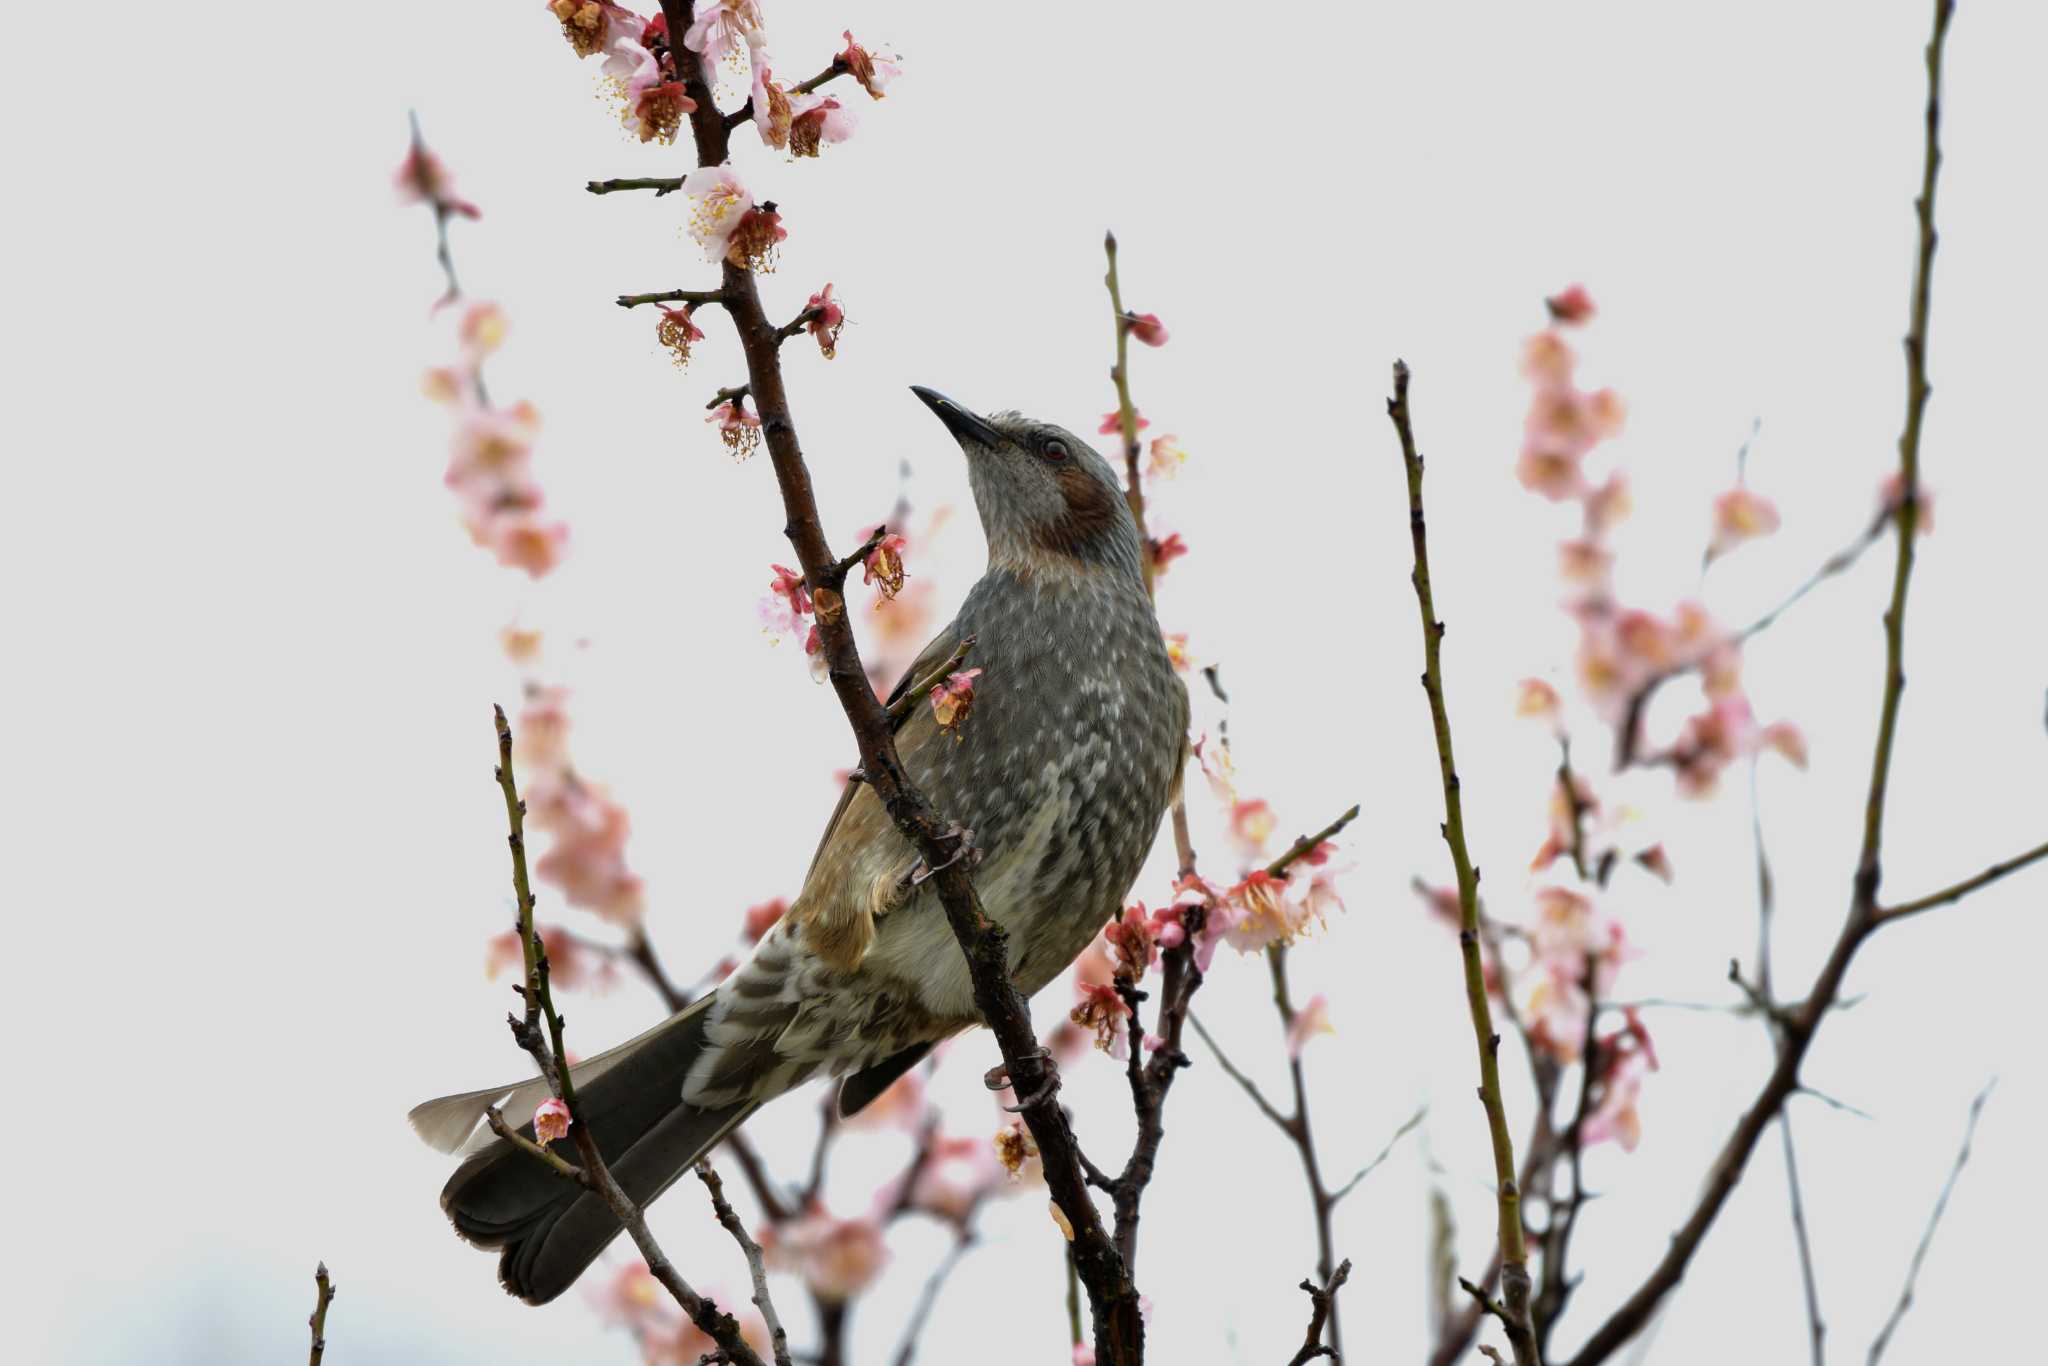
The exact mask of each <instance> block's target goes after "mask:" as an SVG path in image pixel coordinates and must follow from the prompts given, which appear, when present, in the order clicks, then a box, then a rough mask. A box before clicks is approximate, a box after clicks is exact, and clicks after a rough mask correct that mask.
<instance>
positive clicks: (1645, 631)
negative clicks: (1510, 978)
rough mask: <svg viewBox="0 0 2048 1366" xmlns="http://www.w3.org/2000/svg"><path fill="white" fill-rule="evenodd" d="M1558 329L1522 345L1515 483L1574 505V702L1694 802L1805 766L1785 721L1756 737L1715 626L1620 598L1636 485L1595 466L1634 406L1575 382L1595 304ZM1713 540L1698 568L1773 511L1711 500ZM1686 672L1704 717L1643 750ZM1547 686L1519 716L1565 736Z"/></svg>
mask: <svg viewBox="0 0 2048 1366" xmlns="http://www.w3.org/2000/svg"><path fill="white" fill-rule="evenodd" d="M1548 307H1549V311H1550V317H1551V324H1550V326H1548V327H1546V328H1544V329H1543V330H1542V331H1540V332H1538V333H1536V334H1535V335H1533V336H1531V337H1530V338H1529V339H1528V340H1527V341H1526V342H1524V343H1523V346H1522V373H1523V375H1524V377H1526V378H1527V379H1528V380H1529V382H1530V386H1531V393H1530V402H1529V413H1528V417H1527V419H1526V420H1525V422H1524V425H1523V434H1522V452H1521V455H1520V457H1519V459H1518V460H1517V462H1516V466H1515V473H1516V477H1517V478H1519V479H1520V480H1521V482H1522V484H1523V486H1524V487H1525V488H1527V489H1529V490H1530V491H1531V492H1533V493H1536V494H1538V495H1540V496H1542V497H1544V498H1547V499H1549V500H1551V501H1553V502H1569V503H1576V504H1577V505H1578V508H1579V511H1580V529H1579V534H1578V535H1577V536H1575V537H1573V538H1571V539H1569V540H1566V541H1565V542H1563V543H1562V544H1561V545H1560V546H1559V547H1558V565H1559V572H1560V574H1561V576H1562V578H1563V581H1564V585H1565V591H1566V597H1565V601H1564V609H1565V611H1566V612H1567V613H1568V614H1569V615H1570V616H1571V618H1572V619H1573V621H1574V622H1576V624H1577V626H1578V630H1579V644H1578V650H1577V656H1576V665H1577V669H1576V673H1577V680H1576V681H1577V683H1578V686H1579V691H1580V693H1581V694H1582V696H1583V699H1584V701H1585V702H1586V704H1587V705H1588V707H1589V708H1590V709H1591V711H1592V713H1593V715H1594V716H1595V717H1596V718H1597V719H1598V720H1599V721H1600V722H1602V723H1603V724H1605V725H1607V726H1609V727H1612V728H1614V729H1615V730H1616V731H1617V732H1618V734H1617V745H1618V751H1619V752H1620V753H1621V754H1622V755H1624V756H1625V758H1626V759H1627V760H1629V761H1632V762H1641V763H1651V764H1662V765H1668V766H1669V767H1670V768H1671V769H1672V770H1673V771H1674V772H1675V773H1676V775H1677V778H1678V782H1679V786H1680V788H1681V790H1683V791H1684V792H1686V793H1688V794H1690V795H1694V796H1705V795H1707V794H1709V793H1711V792H1713V790H1714V788H1715V786H1716V784H1717V782H1718V780H1719V778H1720V775H1721V772H1722V770H1723V769H1725V768H1726V767H1727V766H1728V765H1729V764H1730V763H1732V762H1734V761H1735V760H1737V759H1742V758H1747V757H1749V756H1751V755H1754V754H1756V753H1757V752H1758V751H1760V750H1762V749H1774V750H1777V751H1778V752H1779V753H1781V754H1783V755H1785V756H1786V757H1787V758H1789V759H1791V760H1792V761H1793V762H1795V763H1800V764H1803V763H1804V762H1805V753H1806V749H1805V741H1804V738H1803V737H1802V736H1801V734H1800V732H1799V730H1798V728H1797V727H1796V726H1794V725H1792V724H1791V723H1789V722H1777V723H1774V724H1772V725H1768V726H1765V725H1759V724H1758V723H1757V721H1756V719H1755V716H1754V714H1753V712H1752V711H1751V709H1750V703H1749V699H1748V697H1747V695H1746V694H1745V693H1744V692H1743V688H1742V636H1741V635H1740V634H1739V633H1737V632H1735V631H1732V630H1730V629H1729V628H1727V627H1726V626H1724V625H1723V624H1722V623H1720V622H1718V621H1716V620H1715V619H1714V617H1713V616H1712V615H1711V614H1710V613H1709V612H1708V611H1707V609H1706V607H1705V606H1704V605H1702V604H1701V603H1699V602H1696V601H1685V602H1680V603H1678V604H1677V605H1676V606H1674V607H1672V608H1671V609H1669V610H1668V611H1655V610H1651V609H1649V608H1646V607H1643V606H1640V605H1637V604H1632V603H1629V602H1627V601H1625V600H1624V599H1623V598H1622V597H1621V596H1620V595H1619V594H1618V592H1617V591H1616V588H1615V567H1616V566H1615V551H1614V547H1613V543H1612V533H1613V531H1614V529H1615V527H1616V526H1617V525H1618V524H1619V523H1620V522H1621V521H1622V519H1624V518H1625V517H1627V516H1628V514H1629V512H1630V510H1631V506H1632V505H1631V499H1630V493H1629V484H1628V476H1627V474H1626V472H1625V471H1623V470H1622V469H1620V468H1612V469H1610V470H1608V471H1607V473H1606V474H1605V477H1604V478H1599V479H1595V478H1594V477H1593V474H1592V473H1591V472H1590V470H1589V468H1588V466H1589V465H1590V463H1591V461H1592V457H1593V456H1594V455H1595V453H1596V451H1597V450H1598V448H1599V447H1600V446H1601V445H1602V444H1603V443H1604V442H1605V441H1606V440H1607V439H1608V438H1610V437H1612V436H1614V435H1616V434H1617V433H1619V431H1620V430H1621V425H1622V420H1623V416H1624V414H1625V411H1626V405H1625V404H1624V403H1623V401H1622V399H1621V397H1620V396H1619V395H1618V394H1616V393H1615V392H1614V391H1613V390H1612V389H1599V390H1590V391H1589V390H1587V389H1584V388H1582V387H1580V385H1579V384H1578V381H1577V370H1578V363H1579V358H1578V354H1577V352H1576V351H1575V350H1574V348H1573V346H1572V343H1571V340H1570V337H1569V333H1570V332H1571V331H1572V330H1574V329H1577V328H1581V327H1584V326H1585V325H1586V324H1587V323H1589V322H1590V321H1591V320H1592V318H1593V316H1594V307H1593V301H1592V298H1591V297H1590V296H1589V295H1588V294H1587V292H1586V290H1585V289H1584V287H1583V286H1578V285H1574V286H1572V287H1571V288H1570V289H1568V290H1566V291H1565V292H1564V293H1562V294H1559V295H1557V296H1555V297H1554V298H1552V299H1550V300H1548ZM1711 512H1712V518H1711V522H1712V530H1711V533H1710V536H1709V538H1708V541H1707V545H1706V548H1705V551H1704V555H1703V562H1704V563H1706V564H1711V563H1713V562H1714V561H1715V560H1716V559H1718V558H1719V557H1721V556H1722V555H1725V554H1727V553H1728V552H1730V551H1732V550H1734V549H1735V548H1736V547H1738V546H1740V545H1742V544H1743V543H1744V542H1746V541H1750V540H1754V539H1756V538H1758V537H1761V536H1767V535H1769V534H1771V533H1772V532H1773V531H1775V530H1777V527H1778V512H1777V509H1776V508H1775V507H1774V506H1773V505H1772V504H1771V503H1770V501H1769V500H1768V499H1765V498H1764V497H1762V496H1761V495H1759V494H1757V493H1756V492H1754V491H1753V490H1751V489H1749V488H1747V487H1746V486H1744V485H1743V484H1742V483H1741V482H1740V480H1738V482H1737V484H1736V486H1735V487H1734V488H1731V489H1729V490H1727V491H1726V492H1724V493H1722V494H1721V495H1720V496H1719V497H1717V498H1716V499H1715V500H1714V503H1713V508H1712V510H1711ZM1681 674H1696V675H1697V676H1698V678H1699V682H1700V688H1701V692H1702V695H1703V705H1702V707H1701V709H1700V710H1699V711H1698V712H1697V713H1696V714H1695V715H1693V716H1692V717H1690V718H1689V719H1688V720H1687V721H1686V722H1685V724H1684V727H1683V729H1682V730H1681V732H1680V733H1679V735H1678V736H1677V737H1676V738H1675V739H1673V740H1672V741H1671V742H1670V743H1669V744H1668V745H1666V746H1664V747H1663V748H1660V749H1658V750H1656V751H1655V752H1652V753H1643V752H1640V751H1639V749H1638V743H1637V742H1638V739H1639V737H1640V728H1641V726H1642V724H1643V717H1642V714H1641V712H1642V708H1643V704H1644V701H1645V699H1646V697H1647V694H1648V692H1649V690H1650V689H1652V688H1654V687H1655V686H1657V684H1659V683H1661V682H1663V681H1664V680H1665V679H1668V678H1672V677H1675V676H1678V675H1681ZM1546 687H1547V685H1544V684H1541V683H1540V682H1538V683H1534V684H1525V685H1524V691H1523V695H1522V702H1521V707H1522V710H1523V711H1524V713H1525V714H1528V715H1532V716H1537V717H1539V718H1541V719H1544V720H1546V721H1548V722H1549V723H1550V724H1552V725H1553V726H1557V727H1559V728H1560V731H1559V733H1560V734H1562V733H1563V732H1562V725H1563V722H1562V719H1561V717H1562V712H1561V710H1560V699H1559V698H1558V696H1557V694H1556V692H1555V691H1554V690H1550V691H1548V692H1546V691H1544V689H1545V688H1546Z"/></svg>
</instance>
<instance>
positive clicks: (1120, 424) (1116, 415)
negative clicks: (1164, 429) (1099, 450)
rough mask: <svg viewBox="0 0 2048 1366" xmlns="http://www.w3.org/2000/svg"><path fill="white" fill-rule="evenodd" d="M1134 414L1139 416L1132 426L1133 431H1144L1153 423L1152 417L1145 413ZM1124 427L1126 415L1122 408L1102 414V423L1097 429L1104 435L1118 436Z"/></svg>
mask: <svg viewBox="0 0 2048 1366" xmlns="http://www.w3.org/2000/svg"><path fill="white" fill-rule="evenodd" d="M1133 416H1135V417H1136V418H1137V422H1136V424H1135V425H1134V426H1133V428H1132V430H1133V431H1140V432H1142V431H1144V430H1145V429H1146V428H1147V427H1149V426H1151V425H1152V423H1151V421H1150V419H1148V418H1147V417H1146V416H1145V415H1144V414H1143V413H1134V414H1133ZM1123 429H1124V415H1123V412H1122V410H1118V411H1116V412H1112V413H1104V414H1103V415H1102V425H1101V426H1100V427H1097V428H1096V429H1095V430H1096V431H1098V432H1100V433H1101V434H1102V435H1104V436H1116V435H1118V434H1120V433H1121V432H1122V431H1123Z"/></svg>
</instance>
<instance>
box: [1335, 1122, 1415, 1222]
mask: <svg viewBox="0 0 2048 1366" xmlns="http://www.w3.org/2000/svg"><path fill="white" fill-rule="evenodd" d="M1428 1115H1429V1107H1428V1106H1427V1105H1425V1106H1423V1107H1422V1108H1421V1109H1419V1110H1417V1111H1416V1112H1415V1113H1414V1114H1412V1115H1410V1116H1408V1118H1407V1119H1406V1120H1404V1121H1402V1124H1401V1127H1400V1128H1398V1129H1396V1130H1394V1136H1393V1137H1392V1138H1390V1139H1388V1140H1387V1146H1386V1147H1384V1148H1381V1149H1380V1150H1379V1154H1378V1156H1376V1157H1374V1158H1373V1160H1372V1161H1370V1162H1368V1163H1366V1164H1365V1165H1364V1166H1363V1167H1360V1168H1359V1169H1358V1170H1357V1172H1355V1173H1354V1174H1353V1175H1352V1177H1351V1179H1350V1180H1349V1181H1346V1182H1345V1183H1344V1184H1343V1185H1341V1186H1339V1187H1338V1188H1337V1189H1336V1190H1333V1191H1331V1192H1330V1203H1331V1204H1333V1205H1334V1204H1336V1203H1337V1202H1338V1201H1339V1200H1342V1199H1343V1198H1344V1197H1345V1196H1347V1195H1349V1194H1351V1192H1352V1191H1353V1190H1354V1189H1356V1188H1357V1186H1358V1183H1359V1182H1361V1181H1363V1180H1365V1178H1366V1177H1368V1176H1371V1175H1372V1174H1373V1172H1375V1171H1377V1170H1378V1169H1379V1166H1380V1164H1381V1163H1383V1162H1385V1161H1386V1160H1387V1159H1388V1158H1389V1157H1392V1156H1393V1155H1394V1149H1395V1148H1396V1147H1397V1146H1398V1145H1399V1144H1400V1142H1401V1140H1402V1139H1404V1138H1406V1137H1408V1135H1410V1134H1412V1133H1414V1132H1415V1130H1416V1129H1418V1128H1420V1127H1421V1125H1422V1121H1423V1120H1424V1119H1426V1118H1427V1117H1428Z"/></svg>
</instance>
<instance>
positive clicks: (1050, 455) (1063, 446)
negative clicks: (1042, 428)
mask: <svg viewBox="0 0 2048 1366" xmlns="http://www.w3.org/2000/svg"><path fill="white" fill-rule="evenodd" d="M1039 450H1040V451H1041V452H1043V454H1044V455H1045V458H1046V459H1047V460H1065V459H1066V458H1067V443H1066V442H1064V441H1048V442H1046V443H1045V444H1044V445H1043V446H1041V447H1039Z"/></svg>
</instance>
